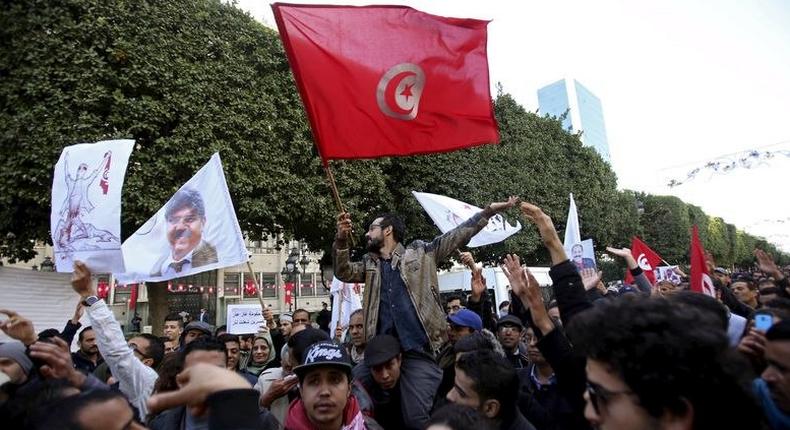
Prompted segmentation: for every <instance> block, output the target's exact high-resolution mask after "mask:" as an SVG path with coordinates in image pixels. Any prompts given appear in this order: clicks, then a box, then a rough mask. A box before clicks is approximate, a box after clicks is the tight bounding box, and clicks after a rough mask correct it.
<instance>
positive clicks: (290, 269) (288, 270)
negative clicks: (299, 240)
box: [280, 248, 299, 309]
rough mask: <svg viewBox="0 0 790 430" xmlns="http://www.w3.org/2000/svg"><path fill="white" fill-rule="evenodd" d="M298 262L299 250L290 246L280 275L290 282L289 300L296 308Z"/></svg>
mask: <svg viewBox="0 0 790 430" xmlns="http://www.w3.org/2000/svg"><path fill="white" fill-rule="evenodd" d="M297 263H299V250H298V249H297V248H292V249H291V253H290V254H288V258H287V259H286V260H285V267H283V270H282V272H280V275H282V276H283V279H288V280H290V281H291V282H292V285H293V290H292V291H291V301H292V302H293V308H296V309H298V308H297V306H296V288H297V286H296V284H297V282H298V281H297V278H298V277H299V267H298V266H297Z"/></svg>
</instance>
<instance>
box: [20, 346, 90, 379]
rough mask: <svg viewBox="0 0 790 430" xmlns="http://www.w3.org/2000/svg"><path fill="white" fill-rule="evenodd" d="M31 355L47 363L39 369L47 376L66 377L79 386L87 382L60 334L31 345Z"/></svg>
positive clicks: (54, 377)
mask: <svg viewBox="0 0 790 430" xmlns="http://www.w3.org/2000/svg"><path fill="white" fill-rule="evenodd" d="M30 355H31V356H32V357H34V358H37V359H39V360H41V361H43V362H44V363H46V364H45V365H43V366H41V368H40V369H39V370H40V371H41V375H43V376H44V377H45V378H50V379H66V380H68V381H69V383H71V385H72V386H74V387H77V388H79V387H81V386H82V384H84V383H85V375H84V374H83V373H82V372H80V371H79V370H77V369H75V368H74V363H73V362H72V361H71V353H70V352H69V346H68V345H67V344H66V341H64V340H63V339H61V338H59V337H58V336H54V337H51V338H50V339H49V342H36V343H34V344H32V345H30Z"/></svg>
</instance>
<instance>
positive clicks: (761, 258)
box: [754, 249, 784, 281]
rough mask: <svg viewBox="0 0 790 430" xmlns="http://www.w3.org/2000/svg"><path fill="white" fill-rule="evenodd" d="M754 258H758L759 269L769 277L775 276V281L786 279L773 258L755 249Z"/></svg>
mask: <svg viewBox="0 0 790 430" xmlns="http://www.w3.org/2000/svg"><path fill="white" fill-rule="evenodd" d="M754 256H755V257H756V258H757V267H758V268H759V269H760V271H762V272H763V273H765V274H766V275H768V276H773V278H774V279H775V280H777V281H778V280H780V279H782V278H784V274H782V271H781V270H779V266H777V265H776V263H775V262H774V259H773V256H772V255H771V254H768V253H767V252H765V251H763V250H762V249H755V250H754Z"/></svg>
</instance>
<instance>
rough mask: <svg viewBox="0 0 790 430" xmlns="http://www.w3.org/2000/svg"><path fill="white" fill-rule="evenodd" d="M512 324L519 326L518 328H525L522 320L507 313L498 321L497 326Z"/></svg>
mask: <svg viewBox="0 0 790 430" xmlns="http://www.w3.org/2000/svg"><path fill="white" fill-rule="evenodd" d="M507 324H512V325H514V326H517V327H518V328H524V324H523V323H522V322H521V319H519V318H518V317H517V316H515V315H505V316H503V317H502V318H500V319H499V320H497V322H496V328H499V327H502V326H503V325H507Z"/></svg>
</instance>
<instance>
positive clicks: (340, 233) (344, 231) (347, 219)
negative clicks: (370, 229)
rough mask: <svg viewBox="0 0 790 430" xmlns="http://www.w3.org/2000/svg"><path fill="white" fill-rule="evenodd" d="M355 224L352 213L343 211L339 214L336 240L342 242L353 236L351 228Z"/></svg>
mask: <svg viewBox="0 0 790 430" xmlns="http://www.w3.org/2000/svg"><path fill="white" fill-rule="evenodd" d="M352 227H353V225H352V224H351V214H350V213H348V212H343V213H341V214H340V215H338V216H337V234H336V235H335V240H336V241H338V242H341V243H345V242H346V241H347V240H348V238H349V237H350V236H351V230H352Z"/></svg>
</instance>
